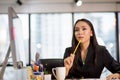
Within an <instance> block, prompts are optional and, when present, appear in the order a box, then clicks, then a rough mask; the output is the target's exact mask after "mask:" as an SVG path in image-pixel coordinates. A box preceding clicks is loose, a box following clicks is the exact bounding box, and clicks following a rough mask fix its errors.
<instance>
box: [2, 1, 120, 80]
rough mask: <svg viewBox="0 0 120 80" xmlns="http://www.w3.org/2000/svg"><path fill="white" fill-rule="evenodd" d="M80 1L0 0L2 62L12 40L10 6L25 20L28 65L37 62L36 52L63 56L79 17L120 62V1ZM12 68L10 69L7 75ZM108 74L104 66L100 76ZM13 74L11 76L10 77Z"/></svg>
mask: <svg viewBox="0 0 120 80" xmlns="http://www.w3.org/2000/svg"><path fill="white" fill-rule="evenodd" d="M81 1H82V2H81V3H80V5H79V6H78V5H76V2H77V0H0V64H2V62H3V60H4V58H5V56H6V53H7V49H8V45H9V43H10V39H9V31H8V27H9V24H8V7H13V8H14V10H15V11H16V12H17V14H18V16H19V18H20V20H21V21H22V26H21V27H22V30H23V37H24V45H25V57H26V64H27V65H29V64H30V63H31V61H35V54H36V53H39V54H40V58H41V59H46V58H47V59H51V58H55V59H56V58H60V59H62V58H63V55H64V51H65V48H66V47H69V46H71V39H72V28H73V25H74V23H75V21H76V20H77V19H80V18H86V19H88V20H90V21H91V22H92V23H93V25H94V28H95V32H96V35H97V40H98V42H99V44H101V45H104V46H106V48H107V49H108V50H109V52H110V54H111V55H112V56H113V57H114V58H115V59H116V60H117V61H120V59H119V57H120V54H119V51H120V47H119V41H120V39H119V38H120V36H119V35H120V0H81ZM9 63H12V59H11V56H10V57H9V61H8V64H9ZM7 67H9V66H7ZM12 70H13V69H12V68H9V69H7V70H6V74H9V72H12ZM108 74H110V72H109V71H107V70H106V69H105V70H104V71H103V74H102V75H101V77H105V76H106V75H108ZM12 76H14V75H13V74H11V75H10V76H9V77H11V80H13V79H12V78H13V77H12ZM5 78H6V80H7V79H9V80H10V78H8V77H5Z"/></svg>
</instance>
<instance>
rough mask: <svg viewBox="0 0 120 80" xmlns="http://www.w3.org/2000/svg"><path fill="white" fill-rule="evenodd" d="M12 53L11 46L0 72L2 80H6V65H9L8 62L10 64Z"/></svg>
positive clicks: (0, 79)
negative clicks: (4, 77)
mask: <svg viewBox="0 0 120 80" xmlns="http://www.w3.org/2000/svg"><path fill="white" fill-rule="evenodd" d="M10 51H11V49H10V45H9V48H8V51H7V54H6V56H5V59H4V62H3V63H2V68H1V70H0V80H4V79H3V76H4V73H5V69H6V65H7V62H8V59H9V55H10Z"/></svg>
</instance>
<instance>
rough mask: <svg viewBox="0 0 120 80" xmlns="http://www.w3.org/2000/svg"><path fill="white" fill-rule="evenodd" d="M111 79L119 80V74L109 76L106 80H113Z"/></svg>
mask: <svg viewBox="0 0 120 80" xmlns="http://www.w3.org/2000/svg"><path fill="white" fill-rule="evenodd" d="M113 79H120V74H119V73H114V74H111V75H108V76H107V80H113Z"/></svg>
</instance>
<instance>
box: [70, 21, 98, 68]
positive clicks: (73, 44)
mask: <svg viewBox="0 0 120 80" xmlns="http://www.w3.org/2000/svg"><path fill="white" fill-rule="evenodd" d="M80 21H82V22H85V23H87V24H88V25H89V26H90V28H91V30H92V34H93V36H91V37H90V44H92V46H93V48H94V55H95V56H94V63H95V64H96V63H97V57H96V51H97V47H96V46H97V45H98V42H97V39H96V35H95V31H94V27H93V25H92V23H91V22H90V21H89V20H87V19H79V20H77V21H76V23H75V25H74V27H73V37H72V50H73V51H74V49H75V47H76V46H77V44H78V41H77V39H76V38H75V26H76V24H77V23H78V22H80ZM79 52H81V48H80V46H79V49H78V50H77V51H76V53H75V60H74V66H73V68H74V67H78V66H77V65H78V64H77V63H78V59H79V56H80V53H79Z"/></svg>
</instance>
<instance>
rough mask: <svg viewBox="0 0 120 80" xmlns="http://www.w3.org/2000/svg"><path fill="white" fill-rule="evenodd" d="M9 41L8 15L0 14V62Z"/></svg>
mask: <svg viewBox="0 0 120 80" xmlns="http://www.w3.org/2000/svg"><path fill="white" fill-rule="evenodd" d="M9 42H10V41H9V32H8V15H7V14H0V64H1V63H2V62H3V60H4V58H5V55H6V52H7V48H8V45H9Z"/></svg>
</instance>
